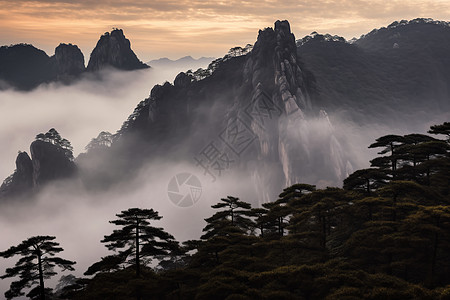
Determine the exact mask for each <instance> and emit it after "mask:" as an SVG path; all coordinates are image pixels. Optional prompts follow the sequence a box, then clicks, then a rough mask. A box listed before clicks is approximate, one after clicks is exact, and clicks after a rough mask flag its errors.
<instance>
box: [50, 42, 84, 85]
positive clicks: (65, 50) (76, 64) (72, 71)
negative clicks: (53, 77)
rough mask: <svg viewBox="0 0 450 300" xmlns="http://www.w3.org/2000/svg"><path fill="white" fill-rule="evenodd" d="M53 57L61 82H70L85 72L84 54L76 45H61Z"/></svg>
mask: <svg viewBox="0 0 450 300" xmlns="http://www.w3.org/2000/svg"><path fill="white" fill-rule="evenodd" d="M53 57H54V61H55V62H54V63H55V68H56V74H57V78H58V79H59V80H69V79H70V78H73V77H77V76H79V75H80V74H81V73H83V72H84V71H85V66H84V56H83V53H82V52H81V50H80V49H79V48H78V46H76V45H72V44H60V45H59V46H58V47H56V49H55V55H54V56H53Z"/></svg>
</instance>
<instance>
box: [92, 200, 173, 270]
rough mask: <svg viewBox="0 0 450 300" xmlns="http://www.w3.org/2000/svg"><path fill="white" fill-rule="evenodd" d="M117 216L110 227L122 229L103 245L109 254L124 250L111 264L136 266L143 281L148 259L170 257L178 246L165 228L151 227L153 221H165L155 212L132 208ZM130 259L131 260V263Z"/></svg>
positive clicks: (107, 238) (108, 236)
mask: <svg viewBox="0 0 450 300" xmlns="http://www.w3.org/2000/svg"><path fill="white" fill-rule="evenodd" d="M116 216H117V217H118V219H117V220H113V221H110V223H112V224H114V225H117V226H120V227H121V228H120V229H117V230H114V232H113V233H112V234H110V235H107V236H105V238H104V239H103V240H102V241H101V242H102V243H105V244H106V247H107V248H108V249H109V250H113V251H117V250H119V249H124V250H122V251H119V253H118V254H117V255H116V258H117V259H116V260H114V259H112V257H108V262H109V263H113V262H115V263H116V264H117V265H119V264H122V263H129V264H132V265H134V266H135V269H136V276H137V277H139V276H140V272H141V264H142V260H143V259H144V258H147V259H151V258H152V257H155V256H166V255H169V254H170V251H172V250H175V249H177V247H178V243H177V242H176V241H175V240H174V237H173V236H172V235H170V234H169V233H167V232H166V231H164V229H162V228H158V227H153V226H150V221H153V220H160V219H161V218H162V217H161V216H159V215H158V212H156V211H154V210H153V209H141V208H129V209H128V210H124V211H122V212H121V213H119V214H116ZM130 257H131V258H130ZM127 258H130V259H129V260H128V261H127V260H126V259H127ZM103 260H105V259H103ZM105 263H106V261H105ZM110 267H111V266H110ZM91 270H92V271H95V270H96V268H95V264H94V265H93V266H91ZM99 270H101V268H100V269H99Z"/></svg>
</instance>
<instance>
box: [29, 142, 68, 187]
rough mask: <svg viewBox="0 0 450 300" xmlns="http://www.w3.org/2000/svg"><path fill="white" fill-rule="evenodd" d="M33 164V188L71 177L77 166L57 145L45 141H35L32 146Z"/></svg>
mask: <svg viewBox="0 0 450 300" xmlns="http://www.w3.org/2000/svg"><path fill="white" fill-rule="evenodd" d="M30 152H31V158H32V162H33V186H34V187H39V186H42V185H44V184H46V183H48V182H50V181H52V180H58V179H64V178H68V177H71V176H72V175H74V173H75V164H74V163H73V161H71V160H70V159H69V158H68V157H67V156H66V155H65V153H64V150H63V149H62V148H61V147H59V146H56V145H53V144H52V143H49V142H44V141H34V142H33V143H31V146H30Z"/></svg>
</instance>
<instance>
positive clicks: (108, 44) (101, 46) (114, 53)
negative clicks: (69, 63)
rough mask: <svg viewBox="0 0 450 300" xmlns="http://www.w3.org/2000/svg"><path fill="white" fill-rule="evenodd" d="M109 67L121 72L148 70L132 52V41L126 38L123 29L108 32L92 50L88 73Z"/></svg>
mask: <svg viewBox="0 0 450 300" xmlns="http://www.w3.org/2000/svg"><path fill="white" fill-rule="evenodd" d="M107 67H113V68H116V69H119V70H138V69H145V68H148V67H149V66H147V65H146V64H144V63H143V62H141V61H140V60H139V59H138V58H137V56H136V54H135V53H134V52H133V50H131V43H130V41H129V40H128V39H127V38H126V37H125V36H124V34H123V30H122V29H114V30H113V31H111V33H109V32H106V33H105V34H104V35H102V36H101V37H100V39H99V41H98V42H97V45H96V46H95V48H94V50H92V53H91V57H90V59H89V64H88V66H87V70H88V71H98V70H101V69H104V68H107Z"/></svg>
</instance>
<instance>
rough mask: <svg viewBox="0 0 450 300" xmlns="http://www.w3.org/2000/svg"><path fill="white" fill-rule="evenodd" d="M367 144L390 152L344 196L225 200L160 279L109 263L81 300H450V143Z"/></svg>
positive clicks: (414, 139)
mask: <svg viewBox="0 0 450 300" xmlns="http://www.w3.org/2000/svg"><path fill="white" fill-rule="evenodd" d="M433 128H435V130H436V131H437V129H436V128H440V127H439V126H433ZM371 147H381V148H382V150H381V152H380V154H381V155H382V156H381V157H378V158H376V159H375V160H374V161H373V167H372V168H370V169H364V170H359V171H356V172H355V173H353V174H352V175H350V176H349V178H347V179H346V180H345V181H344V188H345V189H340V188H326V189H316V188H315V186H311V185H307V184H294V185H292V186H290V187H287V188H285V189H284V190H283V192H282V193H281V194H280V195H279V198H278V199H277V200H275V201H274V202H270V203H265V204H263V205H262V206H263V207H259V208H251V206H250V204H248V203H246V202H244V201H241V200H239V198H236V197H232V196H228V197H227V198H223V199H221V200H220V202H219V203H218V204H216V205H213V206H212V207H213V208H214V209H216V210H217V211H216V212H215V213H214V214H213V215H212V216H211V217H209V218H207V219H205V221H206V223H207V224H206V226H205V228H204V230H203V232H204V234H203V236H202V237H201V239H200V240H195V241H187V242H184V243H183V247H182V248H181V249H180V248H179V249H177V250H176V251H172V259H169V260H163V261H162V262H161V263H160V265H159V267H158V272H157V273H153V272H152V271H150V270H149V269H147V268H143V274H142V276H141V277H140V278H139V279H135V277H134V276H133V275H134V274H133V272H132V271H131V270H130V269H125V270H118V271H117V270H115V269H114V268H111V265H115V263H114V261H115V260H118V261H119V262H120V261H121V258H120V257H114V256H113V257H105V258H103V259H102V261H101V262H99V263H97V264H94V266H92V268H93V270H91V272H90V273H94V272H97V271H100V272H98V273H97V275H96V276H95V277H94V278H93V279H92V281H91V282H90V283H88V284H87V286H86V287H85V288H84V289H82V290H81V291H79V292H78V293H75V295H76V297H75V298H74V299H134V298H137V297H142V299H277V300H278V299H430V300H431V299H449V298H450V296H449V295H450V292H449V286H450V275H449V274H450V263H449V262H450V254H449V253H450V206H449V204H450V196H449V187H448V183H449V177H450V175H449V173H450V167H449V166H450V161H449V160H450V157H449V146H448V142H446V141H442V140H438V139H435V138H432V137H429V136H426V135H421V134H409V135H405V136H398V135H387V136H384V137H381V138H379V139H377V141H376V143H374V144H372V145H371ZM374 162H375V163H374ZM116 222H119V223H118V224H122V223H121V222H123V221H120V220H117V221H116ZM129 228H130V229H131V228H133V227H132V226H131V227H129ZM111 236H117V237H121V236H122V233H120V234H119V233H115V234H113V235H111ZM105 240H106V239H105ZM110 242H111V244H110V247H116V246H117V247H118V246H121V247H122V248H124V245H125V244H124V242H122V241H121V239H120V238H119V239H114V241H112V240H111V241H110ZM111 261H112V262H113V263H110V262H111Z"/></svg>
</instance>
